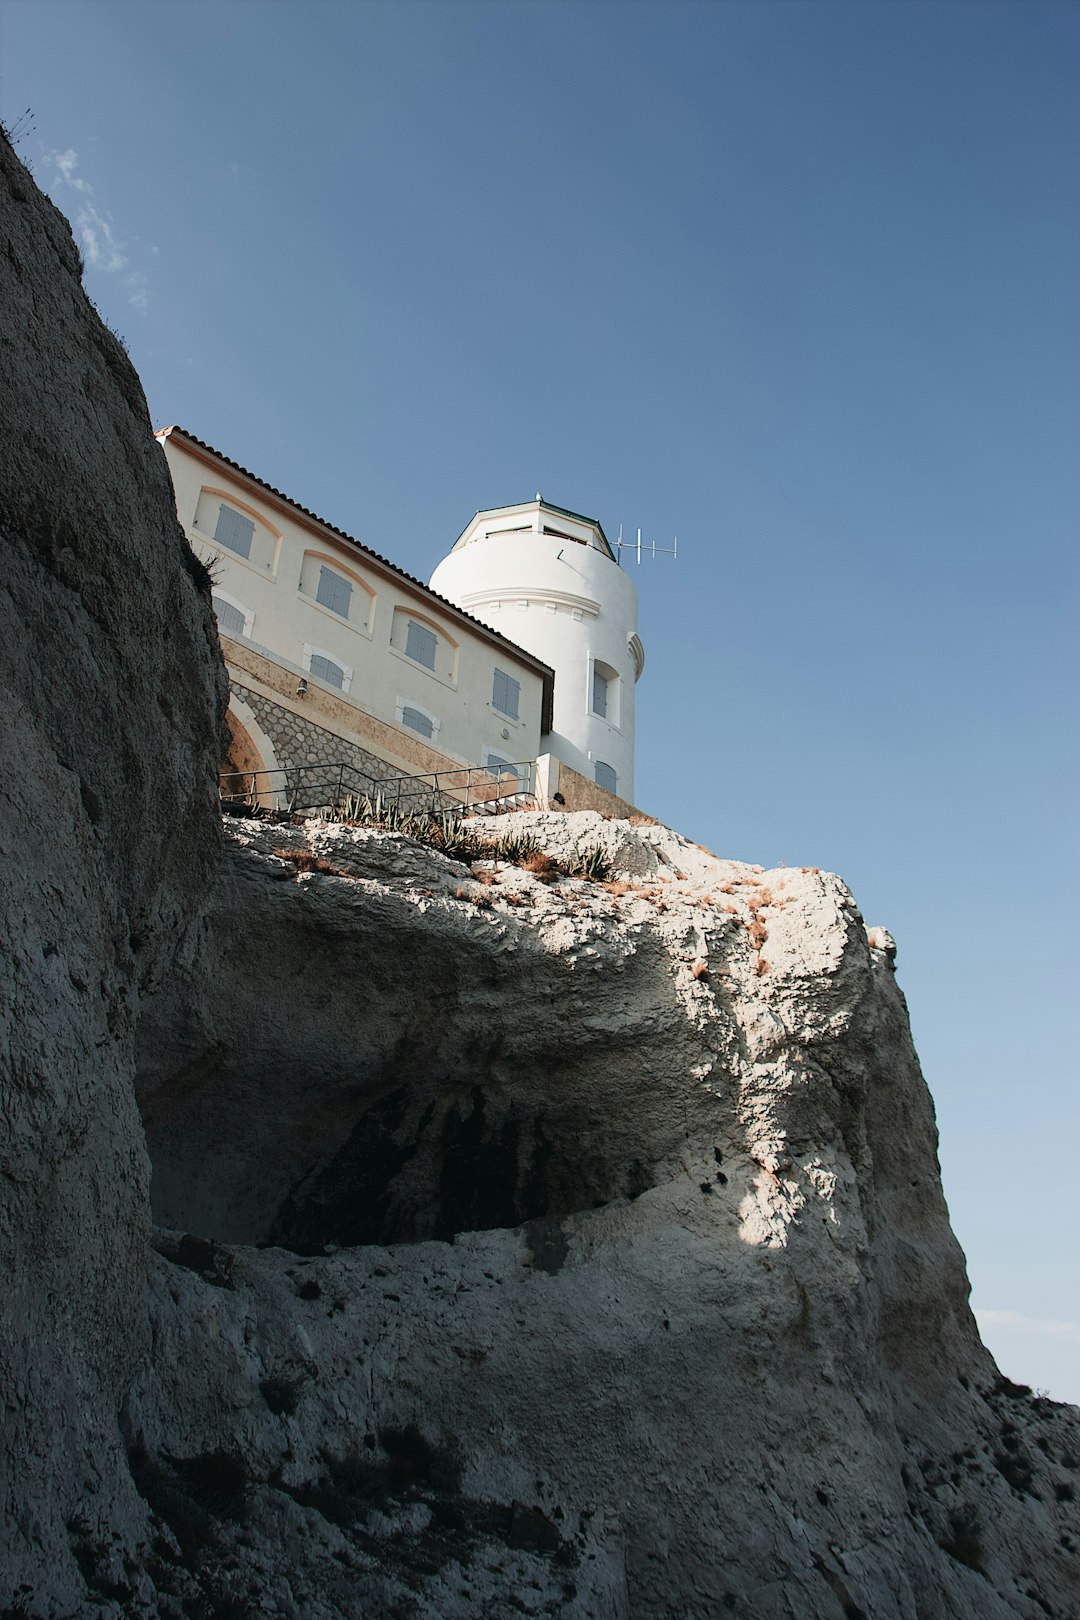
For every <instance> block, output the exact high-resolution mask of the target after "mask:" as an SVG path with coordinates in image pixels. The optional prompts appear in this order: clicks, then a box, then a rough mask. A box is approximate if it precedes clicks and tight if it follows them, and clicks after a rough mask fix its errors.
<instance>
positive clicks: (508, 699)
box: [491, 669, 521, 720]
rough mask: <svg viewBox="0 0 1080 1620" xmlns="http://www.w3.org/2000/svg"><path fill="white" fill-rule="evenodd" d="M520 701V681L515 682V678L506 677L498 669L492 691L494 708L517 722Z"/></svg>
mask: <svg viewBox="0 0 1080 1620" xmlns="http://www.w3.org/2000/svg"><path fill="white" fill-rule="evenodd" d="M520 701H521V683H520V681H515V680H514V678H513V676H511V675H504V674H503V672H502V670H501V669H497V670H496V671H495V681H494V684H493V686H492V691H491V706H492V708H493V709H498V711H499V713H500V714H506V715H509V716H510V719H511V720H516V719H517V718H518V709H519V705H520Z"/></svg>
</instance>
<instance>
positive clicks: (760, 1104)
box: [126, 814, 1080, 1620]
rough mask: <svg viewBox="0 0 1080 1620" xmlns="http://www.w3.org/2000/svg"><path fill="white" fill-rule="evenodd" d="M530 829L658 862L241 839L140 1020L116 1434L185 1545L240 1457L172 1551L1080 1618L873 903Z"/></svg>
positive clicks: (509, 1602)
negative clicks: (203, 1485)
mask: <svg viewBox="0 0 1080 1620" xmlns="http://www.w3.org/2000/svg"><path fill="white" fill-rule="evenodd" d="M519 819H520V822H521V828H520V829H519V830H528V831H529V832H530V833H532V834H533V836H534V837H536V838H538V839H539V841H540V842H541V843H542V844H543V845H544V846H545V848H547V849H549V850H550V851H551V853H552V854H555V855H559V856H561V857H562V858H563V859H564V860H565V858H566V857H567V856H568V855H569V854H570V853H571V851H572V849H573V848H575V847H576V848H578V849H582V848H588V847H589V846H590V845H591V844H594V843H595V842H596V841H597V840H598V839H603V840H604V842H605V847H606V848H607V849H608V850H609V852H611V853H612V856H613V858H616V857H615V852H616V851H618V852H619V853H618V855H617V860H618V864H619V867H620V869H621V871H623V872H624V873H636V874H641V875H638V876H635V877H633V878H625V877H624V878H622V879H620V880H618V881H615V882H611V883H608V884H606V885H601V884H597V883H590V882H585V881H581V880H576V879H566V878H561V879H557V880H555V881H551V880H550V877H548V878H547V879H545V878H544V877H542V876H534V875H532V874H530V873H529V872H526V871H523V870H521V869H520V868H518V867H516V866H506V865H502V866H500V865H493V866H492V865H488V866H487V867H485V866H484V864H483V863H476V865H475V866H474V869H473V871H472V872H471V873H470V872H469V871H468V869H466V868H464V867H462V866H461V865H459V864H457V863H454V862H451V861H449V860H447V859H445V858H444V857H443V856H441V855H437V854H434V853H432V852H430V851H426V850H424V849H423V848H421V847H420V846H418V845H415V844H410V843H409V842H408V841H406V840H402V839H400V838H397V837H392V836H386V835H383V834H380V833H378V832H374V831H372V830H371V829H350V828H342V827H332V826H326V825H323V824H320V823H310V824H308V826H306V827H289V828H281V827H273V826H268V825H266V824H265V823H254V822H252V823H247V824H244V823H235V824H233V825H232V827H231V830H230V836H229V840H228V848H227V851H226V858H225V862H224V865H223V868H222V872H221V876H220V880H219V884H218V889H217V893H216V896H215V899H214V903H213V905H212V908H211V910H210V912H209V914H208V918H207V922H206V925H205V929H204V931H203V933H202V934H201V935H200V937H199V941H198V945H197V948H196V949H195V950H194V951H193V953H192V954H191V956H190V959H189V960H188V963H187V965H186V967H185V969H184V970H183V971H182V972H180V973H178V974H177V975H176V976H175V977H174V978H173V979H172V980H171V982H170V983H169V985H168V986H165V987H163V990H162V992H161V993H160V994H159V996H158V997H157V998H156V1000H155V1002H154V1004H153V1006H152V1007H151V1008H150V1010H149V1013H148V1016H147V1020H146V1022H145V1023H144V1026H143V1029H142V1032H141V1047H142V1053H143V1064H142V1078H141V1082H140V1085H141V1096H142V1106H143V1112H144V1118H145V1120H146V1127H147V1135H148V1140H149V1143H150V1147H151V1154H152V1157H153V1161H154V1198H155V1204H156V1207H157V1213H158V1216H159V1219H161V1220H162V1221H163V1222H165V1223H166V1225H167V1226H168V1227H169V1228H170V1229H171V1230H170V1231H169V1232H165V1233H163V1235H162V1240H161V1247H162V1249H163V1251H164V1254H165V1255H168V1254H169V1253H170V1252H171V1253H172V1256H173V1258H172V1259H167V1258H164V1257H163V1258H162V1259H160V1260H159V1261H157V1262H156V1264H155V1269H154V1273H153V1302H154V1303H153V1323H154V1346H155V1351H154V1356H153V1358H152V1360H151V1361H150V1362H149V1363H148V1364H147V1366H146V1368H145V1369H144V1371H143V1373H142V1375H141V1377H140V1379H139V1381H138V1383H137V1385H136V1388H135V1389H134V1391H133V1393H132V1396H131V1399H130V1401H129V1405H128V1409H127V1420H126V1421H127V1425H128V1428H129V1431H130V1432H131V1433H132V1434H134V1435H137V1436H138V1443H139V1446H140V1447H141V1455H144V1456H145V1458H146V1459H147V1461H146V1462H145V1463H144V1465H143V1466H144V1468H145V1469H147V1470H148V1471H149V1472H148V1479H149V1484H148V1485H147V1486H146V1490H147V1494H148V1499H149V1500H150V1502H151V1503H152V1504H156V1505H157V1506H158V1509H159V1511H161V1512H162V1514H163V1516H164V1517H165V1519H166V1521H168V1522H172V1521H175V1522H176V1524H178V1526H179V1532H178V1533H179V1534H181V1535H183V1533H184V1532H185V1525H186V1518H185V1515H186V1514H189V1513H190V1511H191V1509H190V1506H189V1505H186V1504H190V1502H191V1501H192V1495H191V1489H190V1484H189V1483H185V1479H186V1476H185V1473H184V1470H185V1469H187V1470H189V1471H190V1469H191V1468H193V1467H196V1468H198V1467H202V1468H204V1469H205V1468H207V1467H211V1468H212V1467H213V1466H217V1467H219V1468H220V1467H221V1466H223V1464H222V1461H221V1459H222V1457H225V1458H229V1459H232V1466H233V1467H234V1468H236V1469H237V1470H238V1471H239V1475H240V1477H242V1479H243V1482H244V1485H243V1490H242V1492H240V1493H239V1494H238V1496H237V1500H236V1503H235V1504H234V1506H233V1508H232V1509H230V1512H231V1513H232V1515H233V1516H232V1517H230V1516H229V1513H226V1514H225V1515H224V1519H223V1524H224V1528H221V1527H219V1528H218V1530H217V1531H216V1533H215V1535H216V1543H215V1545H214V1546H213V1548H211V1549H209V1550H206V1551H204V1552H202V1553H201V1554H198V1555H196V1556H194V1557H192V1558H188V1559H187V1560H186V1562H185V1561H184V1560H183V1559H182V1558H179V1555H178V1559H179V1562H180V1564H181V1565H182V1566H183V1567H184V1568H185V1569H186V1570H187V1571H188V1576H189V1577H190V1578H192V1579H194V1581H195V1582H196V1588H197V1590H199V1591H201V1592H205V1593H209V1594H212V1595H215V1597H216V1598H221V1597H222V1596H223V1595H226V1596H227V1595H228V1594H229V1593H230V1592H233V1591H234V1590H239V1589H241V1588H243V1589H245V1590H250V1591H252V1592H255V1593H257V1594H258V1596H257V1599H256V1600H254V1601H255V1612H257V1613H281V1614H292V1613H296V1614H298V1615H301V1614H302V1615H307V1614H309V1613H310V1614H320V1615H321V1614H326V1615H328V1616H330V1615H333V1616H337V1615H349V1616H352V1615H367V1614H369V1613H370V1614H384V1613H385V1614H391V1613H398V1612H401V1613H406V1612H407V1613H410V1614H416V1615H422V1616H425V1617H431V1620H435V1617H440V1620H442V1617H448V1620H453V1617H460V1620H467V1617H470V1616H474V1615H479V1614H484V1615H485V1616H486V1615H499V1616H504V1615H505V1616H509V1615H511V1614H515V1613H520V1612H526V1613H537V1614H539V1613H545V1614H561V1615H565V1616H581V1617H582V1620H584V1617H592V1616H608V1615H610V1616H633V1617H649V1620H652V1617H670V1620H675V1617H680V1620H685V1617H694V1620H697V1617H701V1620H704V1617H705V1616H712V1615H715V1614H724V1613H729V1612H730V1613H733V1614H736V1615H738V1614H744V1615H754V1616H758V1617H764V1620H772V1617H774V1616H775V1617H777V1620H779V1617H780V1616H790V1615H796V1616H800V1617H802V1616H811V1615H813V1616H822V1617H832V1616H836V1617H841V1616H848V1617H851V1616H856V1615H860V1614H861V1615H865V1616H873V1617H874V1620H914V1617H915V1616H916V1615H930V1614H932V1615H934V1616H935V1617H939V1616H940V1617H946V1620H948V1617H955V1620H961V1617H963V1620H968V1617H970V1616H979V1617H987V1620H991V1617H992V1620H1004V1617H1006V1616H1009V1617H1015V1616H1025V1617H1026V1616H1031V1617H1032V1620H1034V1617H1035V1616H1037V1615H1044V1614H1047V1613H1053V1614H1057V1615H1060V1616H1065V1615H1069V1614H1071V1613H1072V1612H1073V1608H1074V1599H1075V1593H1076V1591H1077V1590H1080V1561H1078V1554H1077V1548H1078V1544H1080V1526H1078V1522H1077V1519H1078V1515H1077V1505H1076V1491H1077V1488H1078V1486H1080V1475H1078V1472H1077V1470H1078V1465H1080V1427H1078V1423H1077V1413H1076V1412H1075V1409H1072V1408H1064V1407H1060V1406H1057V1405H1055V1404H1054V1403H1052V1402H1050V1401H1047V1400H1044V1399H1039V1398H1035V1397H1032V1396H1031V1393H1030V1392H1029V1391H1025V1390H1022V1389H1020V1388H1019V1387H1018V1386H1015V1385H1011V1384H1010V1383H1009V1382H1008V1381H1007V1380H1004V1379H1001V1378H1000V1377H999V1375H998V1373H997V1371H996V1369H995V1367H994V1365H993V1363H992V1361H991V1359H990V1357H989V1356H988V1354H987V1353H986V1351H985V1350H984V1349H983V1348H982V1346H981V1345H980V1343H979V1340H978V1336H977V1332H976V1329H975V1325H974V1322H973V1319H972V1317H971V1314H970V1312H969V1310H968V1307H967V1284H966V1278H965V1275H964V1266H963V1258H962V1255H961V1254H960V1251H959V1249H958V1247H957V1245H956V1242H955V1240H954V1239H953V1237H952V1234H951V1232H950V1229H949V1225H948V1217H947V1212H946V1208H945V1204H944V1200H943V1198H942V1195H941V1188H940V1183H939V1177H938V1169H937V1162H936V1137H935V1128H934V1119H933V1110H932V1106H931V1103H930V1099H929V1096H928V1094H927V1092H926V1088H925V1086H924V1084H923V1081H922V1079H921V1076H920V1074H919V1069H918V1063H917V1060H916V1057H915V1054H914V1051H913V1050H912V1046H911V1041H910V1035H909V1032H908V1024H907V1015H906V1009H905V1006H904V1002H903V998H902V996H901V993H900V991H899V989H898V986H897V983H896V979H895V976H894V973H893V971H892V966H891V962H890V960H889V957H888V955H887V952H886V949H885V948H884V947H883V945H882V943H881V941H880V940H873V941H871V939H868V936H867V930H866V928H865V926H864V924H863V921H862V918H861V916H860V914H859V912H858V909H857V907H856V906H855V904H854V902H853V900H852V898H851V896H850V894H849V893H848V891H847V890H846V889H845V888H844V886H843V884H842V883H841V882H840V881H839V880H838V879H837V878H835V877H833V876H831V875H829V874H825V873H819V872H816V871H800V870H790V869H781V870H778V871H773V872H763V871H761V870H760V869H759V868H752V867H746V866H742V865H739V864H737V863H734V862H728V861H723V860H718V859H716V858H715V857H713V856H710V855H709V854H708V853H707V852H705V851H703V850H700V849H697V848H696V847H695V846H693V845H690V844H688V843H687V842H686V841H685V840H683V839H680V838H678V837H677V835H675V834H674V833H671V832H669V831H667V830H666V829H662V828H656V827H652V826H649V827H644V826H643V827H632V826H630V825H629V824H627V823H606V824H603V823H601V824H598V821H597V818H595V817H594V816H592V815H585V814H582V815H571V816H555V815H550V816H549V815H529V816H522V817H521V818H519ZM504 825H505V823H504V822H503V820H502V818H500V823H499V830H502V828H503V826H504ZM480 830H481V831H484V830H485V829H484V827H483V824H480ZM493 830H494V829H492V831H493ZM181 1233H187V1234H189V1238H188V1241H189V1243H190V1242H191V1241H193V1239H192V1236H191V1235H192V1234H193V1235H194V1236H195V1237H198V1238H201V1239H203V1240H204V1250H203V1251H196V1252H197V1255H198V1253H200V1252H201V1253H202V1259H203V1260H205V1258H206V1256H205V1250H206V1248H208V1247H209V1240H211V1239H212V1240H213V1243H214V1245H215V1247H216V1249H217V1250H219V1251H220V1252H221V1253H222V1254H225V1255H227V1256H228V1257H229V1268H228V1286H227V1287H223V1286H222V1285H221V1280H220V1277H219V1278H218V1280H217V1281H216V1282H215V1281H214V1279H213V1277H212V1276H211V1275H208V1274H207V1273H206V1272H205V1270H204V1269H203V1266H202V1261H201V1260H200V1261H199V1263H198V1264H196V1265H194V1267H192V1266H191V1265H190V1264H189V1265H184V1264H183V1263H178V1260H177V1254H178V1247H179V1241H180V1235H181ZM214 1264H215V1266H216V1267H217V1268H218V1270H219V1271H220V1269H221V1267H220V1263H219V1262H218V1261H215V1262H214ZM207 1458H210V1459H214V1458H217V1459H218V1461H217V1463H216V1465H215V1464H208V1463H207V1462H206V1459H207ZM168 1459H172V1461H171V1462H170V1461H168ZM200 1459H201V1461H200ZM170 1493H172V1494H170ZM170 1514H171V1515H172V1520H170ZM515 1525H516V1526H517V1532H516V1533H515V1529H514V1527H515ZM523 1526H524V1527H526V1528H525V1529H524V1530H523V1529H522V1527H523ZM529 1527H531V1528H529ZM523 1540H524V1542H525V1545H522V1544H521V1543H522V1541H523ZM343 1567H345V1568H348V1569H350V1570H351V1571H353V1572H354V1573H353V1575H352V1576H351V1577H350V1582H351V1584H350V1583H348V1582H347V1583H345V1585H344V1586H343V1585H342V1580H341V1576H340V1570H341V1569H342V1568H343ZM192 1570H194V1574H193V1575H192V1574H191V1571H192ZM298 1581H300V1582H301V1583H304V1590H305V1592H306V1593H307V1596H305V1597H304V1598H303V1599H300V1598H299V1597H297V1596H296V1595H295V1594H296V1593H297V1591H298V1587H297V1582H298ZM245 1583H248V1584H247V1586H245ZM290 1583H291V1584H290ZM290 1591H291V1592H292V1593H293V1594H294V1596H293V1597H292V1599H291V1600H290V1599H289V1598H288V1596H287V1593H288V1592H290ZM290 1601H292V1603H293V1604H294V1607H292V1608H290V1607H289V1602H290Z"/></svg>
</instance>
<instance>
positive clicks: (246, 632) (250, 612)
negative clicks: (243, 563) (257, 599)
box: [210, 585, 255, 641]
mask: <svg viewBox="0 0 1080 1620" xmlns="http://www.w3.org/2000/svg"><path fill="white" fill-rule="evenodd" d="M215 597H220V598H221V600H222V601H223V602H224V603H225V604H226V606H227V607H231V608H235V609H236V611H237V613H242V614H243V615H244V628H243V630H242V631H241V632H240V633H241V635H242V636H244V638H245V639H246V640H249V641H250V639H251V631H252V628H253V626H254V624H255V611H254V609H253V608H248V607H245V606H244V604H243V602H241V600H240V598H239V597H238V596H233V594H232V592H231V591H223V590H222V589H221V587H220V586H218V585H214V586H212V587H211V591H210V599H211V601H213V599H214V598H215ZM214 617H215V618H217V614H216V613H215V615H214ZM218 629H219V631H221V630H223V626H222V624H221V620H220V619H218ZM224 634H225V635H227V636H230V635H232V631H231V630H224ZM233 640H234V641H235V640H236V637H235V636H233Z"/></svg>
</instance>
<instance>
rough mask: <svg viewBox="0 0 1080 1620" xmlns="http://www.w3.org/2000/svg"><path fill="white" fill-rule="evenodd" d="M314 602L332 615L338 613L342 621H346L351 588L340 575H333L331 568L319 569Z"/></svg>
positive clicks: (350, 599)
mask: <svg viewBox="0 0 1080 1620" xmlns="http://www.w3.org/2000/svg"><path fill="white" fill-rule="evenodd" d="M315 600H316V602H319V603H321V604H322V606H323V607H326V608H329V609H330V611H331V612H332V613H340V614H341V617H342V618H343V619H347V618H348V617H349V605H350V603H351V602H352V586H351V585H350V583H349V581H348V580H347V579H342V577H341V575H340V574H335V573H334V570H333V569H332V568H320V569H319V588H318V590H317V591H316V593H315Z"/></svg>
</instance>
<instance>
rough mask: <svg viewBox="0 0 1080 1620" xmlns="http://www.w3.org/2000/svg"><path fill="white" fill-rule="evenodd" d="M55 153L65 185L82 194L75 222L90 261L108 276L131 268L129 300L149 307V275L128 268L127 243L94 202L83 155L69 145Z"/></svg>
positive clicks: (54, 159)
mask: <svg viewBox="0 0 1080 1620" xmlns="http://www.w3.org/2000/svg"><path fill="white" fill-rule="evenodd" d="M51 156H52V164H53V167H54V168H55V170H56V172H57V175H58V176H59V178H60V181H61V182H62V184H63V185H65V186H68V187H70V189H71V190H72V191H74V192H75V193H76V194H77V195H78V197H79V206H78V208H77V209H76V211H75V218H74V224H75V229H76V232H77V233H78V237H79V242H80V245H81V247H82V251H83V257H84V259H85V260H86V262H87V264H88V265H89V266H90V267H91V268H92V269H94V270H101V271H104V272H105V273H106V274H107V275H115V274H118V273H119V272H121V271H127V275H126V276H125V278H124V279H125V282H126V284H127V288H128V303H129V304H130V305H132V307H133V308H135V309H145V308H146V306H147V304H148V303H149V301H150V298H149V294H148V292H147V286H146V277H145V276H144V275H143V274H142V273H141V272H140V271H138V270H129V269H128V264H129V260H128V251H127V244H126V243H125V242H122V241H121V240H120V238H119V237H118V236H117V234H116V232H115V230H114V229H113V223H112V219H111V217H110V215H109V214H108V213H107V212H106V211H105V210H104V209H102V208H99V207H98V205H97V203H96V202H95V201H94V188H93V186H92V185H91V184H90V182H89V181H88V180H84V179H83V177H82V175H81V174H79V172H78V169H79V154H78V153H77V152H76V151H75V148H74V147H72V146H69V147H68V149H67V151H65V152H54V153H52V155H51Z"/></svg>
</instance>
